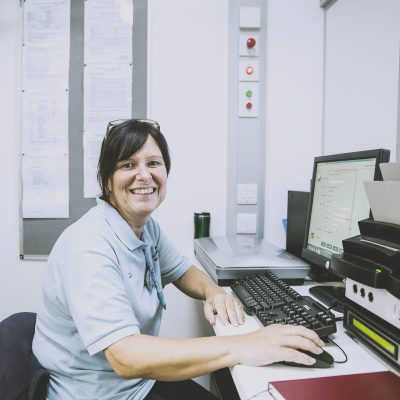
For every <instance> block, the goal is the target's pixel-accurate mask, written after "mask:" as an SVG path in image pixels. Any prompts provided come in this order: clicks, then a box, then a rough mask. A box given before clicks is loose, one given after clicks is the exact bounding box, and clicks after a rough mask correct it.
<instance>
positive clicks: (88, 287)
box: [33, 199, 191, 400]
mask: <svg viewBox="0 0 400 400" xmlns="http://www.w3.org/2000/svg"><path fill="white" fill-rule="evenodd" d="M141 239H142V240H139V239H138V238H137V237H136V235H135V234H134V232H133V231H132V229H131V228H130V227H129V225H128V224H127V222H126V221H125V220H124V219H123V218H122V217H121V215H120V214H119V213H118V211H117V210H116V209H114V208H113V207H112V206H110V205H109V204H108V203H106V202H105V201H103V200H100V199H98V200H97V206H95V207H93V208H92V209H91V210H89V211H88V212H87V213H86V214H85V215H84V216H83V217H82V218H80V219H79V220H78V221H77V222H75V223H74V224H73V225H71V226H70V227H68V228H67V229H66V230H65V231H64V232H63V233H62V235H61V236H60V238H59V239H58V240H57V242H56V244H55V245H54V248H53V250H52V251H51V254H50V256H49V259H48V265H47V270H46V272H45V276H44V280H43V296H42V303H41V307H40V311H39V313H38V317H37V324H36V331H35V336H34V339H33V352H34V354H35V355H36V357H37V358H38V360H39V362H40V363H41V364H42V365H43V366H44V367H45V368H47V369H48V370H49V371H50V372H51V379H50V388H49V392H48V395H47V399H48V400H69V399H71V400H72V399H74V400H111V399H113V400H117V399H118V400H128V399H129V400H133V399H134V400H140V399H143V398H144V397H145V396H146V394H147V393H148V392H149V391H150V389H151V387H152V385H153V383H154V381H152V380H148V379H131V380H125V379H121V378H120V377H119V376H118V375H116V374H115V372H114V371H113V370H112V369H111V367H110V365H109V363H108V362H107V360H106V358H105V356H104V353H103V350H104V349H106V348H107V347H108V346H110V345H111V344H113V343H115V342H117V341H118V340H120V339H122V338H125V337H127V336H130V335H136V334H140V333H143V334H147V335H153V336H156V335H158V332H159V328H160V323H161V316H162V311H163V308H162V306H161V304H160V301H159V299H158V296H157V292H156V288H153V289H152V290H151V291H150V290H148V289H147V287H146V286H145V284H144V283H145V273H146V258H145V252H147V254H148V257H147V258H148V259H149V258H150V257H149V255H151V262H152V263H153V268H154V271H155V273H156V275H157V279H159V280H160V282H161V283H162V286H165V285H166V284H168V283H171V282H173V281H175V280H177V279H178V278H179V277H181V276H182V275H183V274H184V273H185V272H186V271H187V269H188V268H189V266H190V265H191V262H190V261H189V259H188V258H187V257H185V256H183V255H182V254H181V253H180V252H179V251H177V249H176V248H175V247H174V246H173V245H172V244H171V243H170V242H169V240H168V239H167V238H166V236H165V235H164V234H163V233H162V232H161V230H160V228H159V226H158V224H157V223H156V222H155V221H154V220H153V219H150V220H149V221H148V222H147V224H146V226H145V227H144V230H143V235H142V238H141ZM167 306H168V299H167ZM132 361H133V362H134V360H132Z"/></svg>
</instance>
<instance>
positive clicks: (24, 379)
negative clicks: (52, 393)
mask: <svg viewBox="0 0 400 400" xmlns="http://www.w3.org/2000/svg"><path fill="white" fill-rule="evenodd" d="M35 324H36V314H35V313H31V312H20V313H16V314H13V315H11V316H10V317H8V318H6V319H5V320H3V321H1V322H0V393H1V394H0V397H1V399H2V400H42V399H43V400H44V399H45V398H46V392H47V385H48V380H49V374H48V372H47V371H46V370H45V369H44V368H43V367H42V366H41V365H40V364H39V362H38V360H37V359H36V357H35V356H34V354H33V353H32V340H33V335H34V333H35Z"/></svg>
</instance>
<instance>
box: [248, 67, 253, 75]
mask: <svg viewBox="0 0 400 400" xmlns="http://www.w3.org/2000/svg"><path fill="white" fill-rule="evenodd" d="M253 72H254V68H253V67H252V66H250V65H249V66H248V67H247V68H246V74H247V75H251V74H252V73H253Z"/></svg>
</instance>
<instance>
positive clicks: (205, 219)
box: [194, 212, 210, 239]
mask: <svg viewBox="0 0 400 400" xmlns="http://www.w3.org/2000/svg"><path fill="white" fill-rule="evenodd" d="M209 236H210V213H209V212H201V213H194V238H195V239H198V238H202V237H209Z"/></svg>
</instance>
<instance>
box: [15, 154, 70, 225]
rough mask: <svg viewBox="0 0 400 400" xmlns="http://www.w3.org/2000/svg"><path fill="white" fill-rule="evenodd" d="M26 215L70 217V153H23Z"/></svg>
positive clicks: (35, 216)
mask: <svg viewBox="0 0 400 400" xmlns="http://www.w3.org/2000/svg"><path fill="white" fill-rule="evenodd" d="M22 174H23V177H24V190H23V196H22V208H23V216H24V218H68V217H69V190H68V186H66V185H65V182H68V156H67V155H66V154H56V155H51V156H49V155H47V154H44V155H43V154H39V152H37V153H36V154H35V155H24V156H23V157H22Z"/></svg>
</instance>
